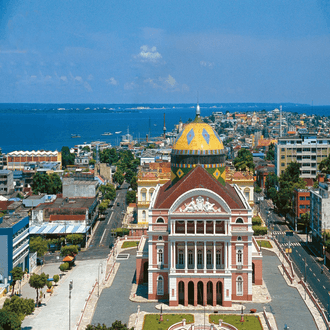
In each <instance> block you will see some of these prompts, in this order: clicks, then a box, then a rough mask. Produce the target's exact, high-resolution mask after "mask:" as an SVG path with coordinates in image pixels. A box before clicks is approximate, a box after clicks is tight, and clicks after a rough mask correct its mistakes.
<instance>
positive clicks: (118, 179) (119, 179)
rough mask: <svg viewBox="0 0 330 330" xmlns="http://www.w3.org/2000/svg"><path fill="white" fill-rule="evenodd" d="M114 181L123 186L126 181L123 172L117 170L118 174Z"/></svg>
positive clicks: (114, 176)
mask: <svg viewBox="0 0 330 330" xmlns="http://www.w3.org/2000/svg"><path fill="white" fill-rule="evenodd" d="M113 180H114V181H115V182H117V183H118V184H120V185H122V184H123V182H124V180H125V178H124V174H123V172H122V171H120V170H118V169H117V171H116V173H115V174H114V175H113Z"/></svg>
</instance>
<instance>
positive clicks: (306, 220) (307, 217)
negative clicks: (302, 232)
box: [300, 212, 311, 229]
mask: <svg viewBox="0 0 330 330" xmlns="http://www.w3.org/2000/svg"><path fill="white" fill-rule="evenodd" d="M300 220H301V222H302V223H303V224H304V226H305V229H308V227H309V226H310V220H311V216H310V213H309V212H306V213H303V214H302V215H301V216H300Z"/></svg>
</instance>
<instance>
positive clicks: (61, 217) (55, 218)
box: [49, 214, 86, 221]
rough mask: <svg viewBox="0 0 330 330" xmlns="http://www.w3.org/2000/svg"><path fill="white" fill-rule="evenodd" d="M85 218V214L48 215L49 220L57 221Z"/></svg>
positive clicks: (82, 219)
mask: <svg viewBox="0 0 330 330" xmlns="http://www.w3.org/2000/svg"><path fill="white" fill-rule="evenodd" d="M85 218H86V216H85V214H73V215H63V214H51V215H50V217H49V221H59V220H74V221H84V220H85Z"/></svg>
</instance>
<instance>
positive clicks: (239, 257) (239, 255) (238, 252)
mask: <svg viewBox="0 0 330 330" xmlns="http://www.w3.org/2000/svg"><path fill="white" fill-rule="evenodd" d="M242 261H243V252H242V250H238V251H237V264H239V265H241V264H242Z"/></svg>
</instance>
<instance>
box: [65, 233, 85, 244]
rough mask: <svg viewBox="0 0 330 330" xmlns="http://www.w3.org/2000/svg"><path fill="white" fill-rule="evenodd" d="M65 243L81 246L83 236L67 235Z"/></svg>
mask: <svg viewBox="0 0 330 330" xmlns="http://www.w3.org/2000/svg"><path fill="white" fill-rule="evenodd" d="M66 241H67V242H69V243H71V244H73V245H77V244H81V243H82V242H83V241H84V236H83V235H82V234H69V235H67V236H66Z"/></svg>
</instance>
